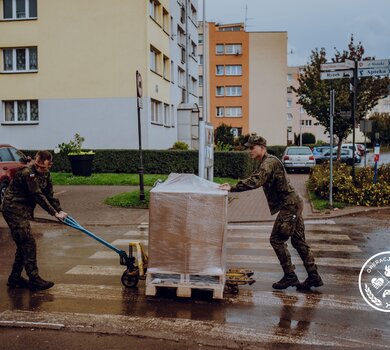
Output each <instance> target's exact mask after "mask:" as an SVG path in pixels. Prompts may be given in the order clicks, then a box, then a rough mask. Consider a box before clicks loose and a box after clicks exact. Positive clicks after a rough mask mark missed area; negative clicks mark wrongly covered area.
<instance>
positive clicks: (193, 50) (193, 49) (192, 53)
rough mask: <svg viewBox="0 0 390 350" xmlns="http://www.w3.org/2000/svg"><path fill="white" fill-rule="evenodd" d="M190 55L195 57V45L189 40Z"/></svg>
mask: <svg viewBox="0 0 390 350" xmlns="http://www.w3.org/2000/svg"><path fill="white" fill-rule="evenodd" d="M191 55H192V56H196V44H195V43H194V42H193V41H192V40H191Z"/></svg>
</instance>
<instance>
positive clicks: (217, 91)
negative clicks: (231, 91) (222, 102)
mask: <svg viewBox="0 0 390 350" xmlns="http://www.w3.org/2000/svg"><path fill="white" fill-rule="evenodd" d="M215 96H217V97H221V96H225V87H224V86H217V87H216V88H215Z"/></svg>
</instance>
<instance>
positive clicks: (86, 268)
mask: <svg viewBox="0 0 390 350" xmlns="http://www.w3.org/2000/svg"><path fill="white" fill-rule="evenodd" d="M125 269H126V268H125V267H124V266H92V265H77V266H75V267H73V268H71V269H70V270H69V271H67V272H66V274H67V275H89V276H96V275H98V276H122V274H123V272H124V271H125Z"/></svg>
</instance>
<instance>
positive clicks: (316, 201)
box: [309, 191, 346, 210]
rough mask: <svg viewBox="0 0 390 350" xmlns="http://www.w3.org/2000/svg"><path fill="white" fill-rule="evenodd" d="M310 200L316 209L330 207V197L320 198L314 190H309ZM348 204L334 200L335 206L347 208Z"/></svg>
mask: <svg viewBox="0 0 390 350" xmlns="http://www.w3.org/2000/svg"><path fill="white" fill-rule="evenodd" d="M309 197H310V201H311V203H312V204H313V207H314V209H316V210H325V209H329V199H322V198H318V197H317V196H316V195H315V194H314V192H311V191H309ZM345 207H346V204H345V203H341V202H336V201H333V208H339V209H341V208H345Z"/></svg>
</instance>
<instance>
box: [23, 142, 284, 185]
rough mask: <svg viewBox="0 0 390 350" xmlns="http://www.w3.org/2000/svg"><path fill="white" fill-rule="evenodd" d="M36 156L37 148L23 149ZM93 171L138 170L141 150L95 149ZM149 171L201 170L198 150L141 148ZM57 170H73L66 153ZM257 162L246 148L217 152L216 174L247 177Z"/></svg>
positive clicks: (277, 152) (57, 160)
mask: <svg viewBox="0 0 390 350" xmlns="http://www.w3.org/2000/svg"><path fill="white" fill-rule="evenodd" d="M284 148H285V146H271V147H268V152H269V153H271V154H275V155H276V156H278V157H280V156H281V154H282V153H283V150H284ZM23 152H24V153H25V154H26V155H29V156H31V157H33V156H34V155H35V153H36V151H35V150H25V151H23ZM95 152H96V153H95V158H94V161H93V172H94V173H128V174H131V173H137V172H138V170H139V152H138V150H95ZM142 155H143V163H144V168H145V170H144V172H145V173H146V174H169V173H172V172H178V173H192V174H197V173H198V151H193V150H191V151H180V150H144V151H142ZM53 156H54V164H53V167H52V171H54V172H71V167H70V163H69V160H68V158H67V157H66V156H64V155H63V154H53ZM255 167H256V162H255V161H253V160H252V159H251V158H250V157H248V154H247V153H246V152H215V153H214V176H218V177H231V178H234V179H238V178H245V177H247V176H249V175H250V174H251V172H252V171H253V170H254V169H255Z"/></svg>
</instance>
